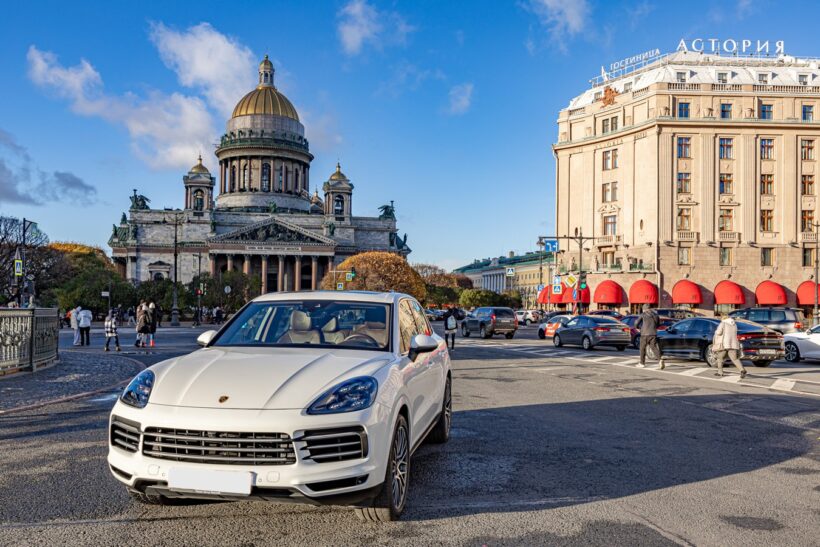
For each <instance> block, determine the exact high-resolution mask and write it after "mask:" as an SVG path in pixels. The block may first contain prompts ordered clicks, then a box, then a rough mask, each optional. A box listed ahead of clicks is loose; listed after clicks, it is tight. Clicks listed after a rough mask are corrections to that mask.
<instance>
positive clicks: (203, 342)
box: [196, 330, 216, 347]
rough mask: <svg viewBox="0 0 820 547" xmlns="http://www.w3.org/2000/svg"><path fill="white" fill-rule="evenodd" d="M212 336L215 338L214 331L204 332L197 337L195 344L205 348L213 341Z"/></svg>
mask: <svg viewBox="0 0 820 547" xmlns="http://www.w3.org/2000/svg"><path fill="white" fill-rule="evenodd" d="M214 336H216V331H215V330H206V331H205V332H203V333H202V334H200V335H199V336H197V338H196V343H197V344H199V345H200V346H202V347H205V346H207V345H208V344H210V343H211V340H213V339H214Z"/></svg>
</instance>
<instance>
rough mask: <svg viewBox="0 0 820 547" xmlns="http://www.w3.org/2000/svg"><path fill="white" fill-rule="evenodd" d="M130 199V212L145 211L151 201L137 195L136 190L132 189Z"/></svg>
mask: <svg viewBox="0 0 820 547" xmlns="http://www.w3.org/2000/svg"><path fill="white" fill-rule="evenodd" d="M130 198H131V210H132V211H133V210H145V209H148V208H149V207H148V204H149V203H151V200H150V199H148V198H147V197H145V196H143V195H142V194H137V189H136V188H134V195H133V196H130Z"/></svg>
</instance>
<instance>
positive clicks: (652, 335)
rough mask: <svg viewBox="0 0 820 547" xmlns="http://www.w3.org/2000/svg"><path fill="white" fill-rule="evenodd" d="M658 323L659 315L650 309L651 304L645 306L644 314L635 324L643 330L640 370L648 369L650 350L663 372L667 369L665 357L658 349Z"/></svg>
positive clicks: (638, 365)
mask: <svg viewBox="0 0 820 547" xmlns="http://www.w3.org/2000/svg"><path fill="white" fill-rule="evenodd" d="M658 322H659V320H658V314H657V313H656V312H655V311H654V310H653V309H652V308H650V307H649V304H644V305H643V313H642V314H641V316H640V317H639V318H638V321H637V323H635V327H636V328H640V329H641V346H640V348H641V349H640V359H641V362H640V363H638V364H637V365H636V366H637V367H638V368H645V367H646V354H647V350H648V349H650V348H651V349H652V355H651V357H652V358H653V359H658V360H659V361H660V366H661V370H663V369H664V368H665V364H664V362H663V356H662V355H661V350H660V348H659V347H658Z"/></svg>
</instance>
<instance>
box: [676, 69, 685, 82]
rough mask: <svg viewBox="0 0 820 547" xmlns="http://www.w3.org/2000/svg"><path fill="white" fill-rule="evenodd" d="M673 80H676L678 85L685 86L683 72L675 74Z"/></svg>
mask: <svg viewBox="0 0 820 547" xmlns="http://www.w3.org/2000/svg"><path fill="white" fill-rule="evenodd" d="M675 78H676V79H677V81H678V83H679V84H685V83H686V73H685V72H678V73H676V74H675Z"/></svg>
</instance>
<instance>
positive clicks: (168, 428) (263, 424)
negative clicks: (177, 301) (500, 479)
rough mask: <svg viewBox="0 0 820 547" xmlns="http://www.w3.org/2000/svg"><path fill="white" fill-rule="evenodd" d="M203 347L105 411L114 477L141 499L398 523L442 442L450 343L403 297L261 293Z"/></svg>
mask: <svg viewBox="0 0 820 547" xmlns="http://www.w3.org/2000/svg"><path fill="white" fill-rule="evenodd" d="M197 341H198V342H199V344H200V345H203V346H204V348H203V349H200V350H199V351H195V352H193V353H191V354H188V355H184V356H181V357H175V358H172V359H169V360H166V361H163V362H161V363H158V364H156V365H153V366H151V367H149V368H148V369H146V370H144V371H142V372H140V373H139V374H138V375H137V376H136V377H135V378H134V379H133V380H132V381H131V382H130V383H129V384H128V386H127V387H126V388H125V390H124V391H123V393H122V395H121V396H120V397H119V399H118V400H117V402H116V404H115V405H114V409H113V410H112V412H111V417H110V422H109V430H108V438H109V452H108V464H109V466H110V470H111V473H112V474H113V475H114V478H115V479H117V480H118V481H119V482H121V483H122V484H123V485H124V486H125V487H126V489H127V490H128V492H129V493H130V494H131V496H132V497H133V498H135V499H136V500H137V501H140V502H142V503H149V504H161V503H165V502H167V501H168V500H169V499H171V498H201V499H215V500H219V501H224V500H263V501H303V502H307V503H311V504H343V505H349V506H355V507H357V508H358V509H357V512H358V514H359V516H360V517H362V518H363V519H364V520H376V521H385V520H395V519H397V518H398V517H399V516H400V515H401V513H402V511H403V510H404V508H405V505H406V503H407V500H408V485H411V484H414V481H413V480H412V477H411V476H410V475H409V474H410V473H411V470H412V469H413V467H412V466H411V465H410V458H411V456H412V454H413V451H414V450H415V449H416V448H417V447H418V446H419V445H420V444H421V443H422V442H423V441H425V439H426V440H428V441H431V442H446V441H447V440H448V438H449V435H450V420H451V417H452V405H451V390H452V386H451V372H450V357H449V354H448V351H447V345H446V343H445V342H444V339H443V338H441V337H439V336H437V335H435V334H434V333H433V331H432V329H431V328H430V325H429V324H428V323H427V320H426V319H425V317H424V310H423V309H422V307H421V306H420V305H419V304H418V302H416V300H415V299H413V298H412V297H410V296H408V295H405V294H399V293H365V292H335V291H317V292H313V293H304V292H300V293H293V292H285V293H274V294H266V295H263V296H260V297H258V298H256V299H255V300H253V301H252V302H251V303H249V304H248V305H246V306H245V307H244V308H242V310H241V311H240V312H239V313H237V314H236V315H235V317H234V318H233V319H232V320H231V321H229V322H228V323H227V324H226V325H225V326H224V327H222V329H220V331H219V332H217V331H206V332H204V333H202V334H201V335H200V336H199V338H198V340H197ZM428 432H429V433H428ZM416 484H418V483H416Z"/></svg>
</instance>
